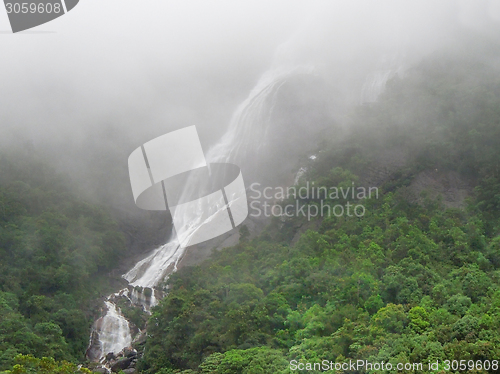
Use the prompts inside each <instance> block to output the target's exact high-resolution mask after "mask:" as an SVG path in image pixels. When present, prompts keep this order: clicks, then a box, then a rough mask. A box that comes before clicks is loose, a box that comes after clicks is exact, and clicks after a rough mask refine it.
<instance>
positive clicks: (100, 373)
mask: <svg viewBox="0 0 500 374" xmlns="http://www.w3.org/2000/svg"><path fill="white" fill-rule="evenodd" d="M92 373H98V374H109V370H108V369H106V368H95V369H94V370H93V371H92Z"/></svg>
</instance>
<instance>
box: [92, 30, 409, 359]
mask: <svg viewBox="0 0 500 374" xmlns="http://www.w3.org/2000/svg"><path fill="white" fill-rule="evenodd" d="M306 33H307V30H305V29H301V30H299V32H298V33H297V34H295V35H294V36H292V38H291V39H290V40H288V41H287V42H285V43H283V44H282V45H281V46H280V47H279V48H278V51H277V52H276V55H275V61H274V63H273V64H272V65H271V66H272V67H271V68H270V69H269V70H268V71H266V72H265V73H264V74H263V75H262V76H261V77H260V79H259V80H258V81H257V83H256V85H255V86H254V88H253V89H252V90H251V91H250V93H249V95H248V97H247V98H246V99H245V100H244V101H243V102H242V103H241V104H240V105H239V106H238V107H237V108H236V110H235V112H234V113H233V115H232V117H231V120H230V122H229V125H228V128H227V130H226V132H225V133H224V135H223V136H222V138H221V140H220V141H219V142H218V143H216V144H215V145H214V146H213V147H211V148H210V149H209V150H208V152H207V153H206V161H207V163H208V164H210V163H235V164H237V165H238V166H240V167H241V168H242V169H243V174H244V175H247V174H245V169H244V168H245V167H246V166H248V164H249V163H252V162H255V159H256V158H257V156H258V155H259V152H260V151H261V150H262V149H265V147H266V146H269V144H267V143H266V140H268V139H269V137H268V133H269V130H270V129H271V128H272V125H273V124H272V119H273V118H272V115H273V110H274V108H275V106H276V103H277V97H278V93H279V92H280V88H282V87H283V85H284V84H285V83H287V82H288V81H290V79H291V78H293V77H296V76H298V75H311V74H313V73H314V72H316V67H315V64H314V63H311V62H306V63H304V62H303V61H301V62H297V61H296V59H294V58H290V57H289V56H298V55H302V54H301V50H300V48H303V46H304V45H307V43H305V42H304V35H305V34H306ZM297 41H298V42H297ZM297 46H298V47H297ZM297 51H298V52H297ZM306 60H310V59H308V58H306ZM398 63H399V60H398V59H397V58H393V59H392V60H389V61H386V62H385V63H382V64H377V66H376V68H375V69H373V70H372V73H370V74H368V76H365V80H364V82H365V83H364V85H363V86H362V87H360V86H361V84H359V85H357V86H356V87H352V90H353V91H355V92H357V94H359V92H360V91H361V102H362V103H364V102H372V101H375V100H376V99H377V97H378V95H379V94H380V93H381V92H382V91H383V89H384V87H385V84H386V82H387V80H388V79H389V78H390V77H391V76H393V75H394V74H395V73H396V72H397V70H398V68H399V67H398V66H400V65H398ZM338 74H340V73H338ZM340 75H341V74H340ZM311 157H315V156H311ZM264 161H265V160H264ZM304 172H305V168H301V169H300V170H299V172H298V173H297V175H296V178H295V183H297V182H298V179H299V178H300V176H301V175H302V174H303V173H304ZM185 186H186V187H185V189H184V190H183V191H182V195H186V196H188V195H190V194H191V193H192V192H193V189H196V188H198V186H199V183H196V181H195V180H188V183H186V184H185ZM167 195H168V191H167ZM167 200H168V196H167ZM200 209H201V207H200ZM219 209H225V206H224V207H222V206H221V207H220V208H219ZM217 212H218V211H217V210H214V211H211V212H210V214H208V215H205V216H202V215H193V212H192V211H189V212H188V211H183V208H182V205H179V206H178V207H177V209H176V210H175V212H174V213H173V214H174V215H175V217H176V222H178V221H180V222H183V224H182V225H180V228H179V227H177V226H176V228H177V229H178V231H177V232H172V235H171V236H170V238H169V240H168V242H167V243H166V244H164V245H162V246H160V247H159V248H157V249H155V250H153V251H152V252H151V253H150V254H149V255H147V256H146V257H145V258H144V259H142V260H140V261H139V262H138V263H137V264H136V265H135V266H134V267H133V268H132V269H130V270H129V271H128V272H127V273H125V274H123V276H122V277H123V278H124V279H126V280H127V282H128V283H129V287H128V288H126V289H123V290H121V291H120V292H119V293H117V294H119V296H120V297H126V298H128V300H129V301H130V303H131V304H132V305H139V306H141V307H142V308H143V310H144V311H146V312H149V311H150V309H151V307H152V306H154V305H155V304H156V296H155V289H157V288H158V286H160V285H161V283H162V282H163V281H165V279H167V277H168V276H169V275H170V274H171V273H173V272H175V271H176V270H177V265H178V263H179V261H180V260H181V259H182V256H183V254H184V252H185V250H186V248H187V247H188V246H189V242H190V239H191V238H192V237H193V236H194V235H195V234H196V232H197V230H198V229H199V228H200V227H202V226H203V223H204V222H206V221H207V220H211V219H212V217H214V216H215V215H216V214H217ZM193 217H196V218H194V219H193ZM140 288H143V289H144V288H149V289H151V290H152V293H151V296H149V297H146V296H145V295H144V293H141V292H139V291H138V289H140ZM112 299H113V298H111V299H108V300H107V301H106V302H105V303H106V306H107V313H106V315H105V316H104V317H102V318H100V319H99V320H98V321H96V323H95V325H94V333H93V336H98V340H99V342H98V343H97V345H98V346H100V358H102V357H104V356H106V354H107V353H109V352H115V353H117V352H119V351H120V350H122V349H123V348H125V347H127V346H129V345H130V344H131V342H132V340H131V338H130V335H131V334H130V326H129V324H128V322H127V320H126V319H125V318H124V317H123V316H122V315H121V313H120V310H119V309H117V307H116V305H115V304H113V300H112Z"/></svg>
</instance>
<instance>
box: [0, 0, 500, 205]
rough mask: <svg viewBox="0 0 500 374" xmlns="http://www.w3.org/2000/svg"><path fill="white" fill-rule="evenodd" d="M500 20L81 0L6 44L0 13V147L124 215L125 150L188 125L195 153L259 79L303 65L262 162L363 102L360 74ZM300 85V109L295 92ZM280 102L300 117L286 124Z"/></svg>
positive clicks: (346, 7)
mask: <svg viewBox="0 0 500 374" xmlns="http://www.w3.org/2000/svg"><path fill="white" fill-rule="evenodd" d="M499 20H500V7H499V6H498V5H497V3H495V2H494V1H489V2H474V1H443V2H439V3H436V2H432V1H418V2H417V1H413V2H404V3H403V2H399V1H377V2H373V1H356V2H341V1H312V2H305V1H272V2H268V1H251V2H250V1H248V2H233V1H213V2H207V1H189V2H179V1H162V2H154V1H144V2H141V3H137V2H133V1H123V0H121V1H111V0H110V1H106V2H103V1H97V0H87V1H83V2H81V3H80V4H79V5H78V8H76V9H75V10H74V11H73V12H71V13H69V14H68V15H66V16H64V17H61V18H59V19H56V20H55V21H53V22H51V23H48V24H45V25H42V26H40V27H38V28H36V29H33V30H31V31H30V30H28V31H26V32H22V33H19V34H15V35H12V34H10V33H9V32H8V31H7V30H8V29H9V25H8V20H7V16H6V14H5V13H4V12H0V30H2V32H1V33H0V48H1V54H2V59H1V62H0V64H1V69H0V77H1V82H2V86H1V90H0V102H1V103H2V109H1V110H0V121H1V122H0V144H1V147H2V148H3V150H4V151H6V150H8V149H9V148H17V147H21V148H26V147H28V148H30V149H32V150H33V151H34V152H36V153H37V154H38V155H40V157H44V158H46V159H47V160H49V162H50V163H51V164H53V165H54V166H55V167H56V168H57V169H58V170H60V171H61V172H64V173H69V174H70V175H71V177H72V178H73V179H74V180H75V181H77V183H78V184H79V185H80V186H81V187H82V189H83V190H84V191H85V193H86V194H87V195H89V197H92V198H97V199H98V200H103V201H106V202H107V203H108V204H111V205H115V206H122V207H124V208H125V209H127V210H129V209H136V208H135V207H134V206H133V200H132V195H131V193H130V186H129V182H128V175H127V167H126V159H127V157H128V155H129V154H130V152H131V151H132V150H133V149H135V148H136V147H137V146H139V145H141V144H143V143H144V142H146V141H148V140H150V139H152V138H155V137H157V136H160V135H162V134H165V133H167V132H169V131H172V130H175V129H179V128H183V127H186V126H190V125H193V124H194V125H196V126H197V129H198V132H199V134H200V138H201V142H202V145H203V147H204V150H205V152H207V151H208V150H209V149H210V147H211V146H212V145H213V144H215V143H217V141H218V140H219V139H221V137H222V136H223V135H224V133H225V132H226V130H227V129H228V127H229V124H230V122H231V118H232V116H233V113H234V111H235V110H236V108H237V107H238V105H239V104H240V103H241V102H243V101H244V100H245V99H246V98H247V97H248V95H249V93H250V92H251V90H252V88H253V87H254V86H255V85H256V84H257V82H258V81H259V78H260V77H261V76H262V75H263V74H264V73H265V72H266V71H270V70H271V71H272V70H273V69H286V68H289V69H295V68H302V69H305V70H307V72H306V73H304V74H305V75H304V77H305V78H303V79H302V83H300V82H299V83H296V84H295V86H294V84H291V85H290V84H288V85H287V86H286V87H285V89H284V90H283V92H288V96H286V95H285V96H283V95H281V97H288V99H289V102H288V103H287V104H286V105H285V106H282V107H278V108H277V109H276V111H275V114H274V117H273V118H274V119H273V123H275V124H279V125H275V126H278V128H277V129H274V130H273V131H275V133H276V134H277V135H276V138H278V137H281V142H279V143H276V142H274V143H273V147H272V151H269V152H267V153H266V151H264V154H266V155H267V156H266V157H267V158H269V157H272V155H275V154H277V153H283V152H281V150H283V149H285V148H286V147H287V146H289V144H287V141H286V137H285V138H283V134H284V133H286V131H287V126H289V124H290V123H291V122H293V121H295V122H296V127H295V128H296V129H297V131H303V130H304V129H309V128H311V127H310V126H311V123H313V122H316V123H319V125H317V126H318V131H319V130H324V129H325V128H329V127H331V128H334V124H337V125H339V124H340V125H341V124H342V118H343V116H345V115H346V114H347V113H348V111H349V108H350V107H353V106H355V105H359V104H360V103H362V102H363V101H366V100H368V99H367V98H366V97H368V96H370V95H371V96H373V95H375V96H376V93H375V94H373V93H370V92H368V93H366V94H363V90H365V88H364V87H365V86H366V84H367V83H366V82H367V79H372V78H369V76H370V74H373V73H374V72H377V71H385V70H387V69H389V70H390V69H392V70H394V71H395V72H396V73H397V74H404V70H405V69H407V68H409V67H410V66H411V65H412V64H414V63H416V62H418V61H419V60H420V59H422V58H423V57H424V56H427V55H429V54H431V53H433V52H435V51H440V50H443V49H446V50H453V49H454V48H455V49H458V50H462V51H463V50H465V53H468V51H469V49H468V48H469V47H470V45H473V44H475V42H472V43H471V42H470V41H468V40H474V41H477V40H478V39H481V40H483V39H486V40H490V39H491V38H492V37H493V36H494V35H495V32H496V31H497V30H498V21H499ZM465 36H466V37H465ZM467 38H469V39H467ZM464 40H465V41H464ZM470 52H471V53H473V51H470ZM391 74H392V73H391ZM373 79H376V77H375V78H373ZM304 82H307V83H304ZM304 84H306V85H307V87H308V88H307V93H308V94H307V96H308V99H307V100H302V99H301V98H300V95H298V92H301V91H303V90H304V87H305V86H304ZM287 87H288V88H287ZM363 95H365V96H366V95H368V96H366V97H365V98H364V96H363ZM303 97H304V95H303V96H302V98H303ZM282 101H283V100H282ZM287 105H288V106H287ZM291 106H295V107H298V111H299V112H300V113H298V114H297V113H295V114H294V118H291V116H290V112H289V109H290V107H291ZM286 108H288V109H286ZM311 108H312V109H311ZM318 118H321V120H319V121H318V120H317V119H318ZM299 122H300V123H299ZM255 134H259V132H258V131H255ZM255 136H257V135H255ZM316 140H317V139H316V138H314V139H310V141H309V143H307V145H306V146H304V147H303V148H302V149H300V152H302V153H306V152H308V151H310V150H311V149H313V148H314V142H315V141H316ZM300 152H299V153H300ZM284 154H285V155H286V158H287V159H290V157H289V156H290V155H288V154H286V152H285V153H284ZM254 156H255V155H254ZM292 156H293V155H292ZM295 156H297V154H295ZM247 157H250V156H249V155H247ZM283 158H285V157H283ZM292 158H293V157H292ZM243 162H244V161H243ZM294 162H295V163H297V162H298V161H295V160H293V162H291V163H289V164H287V165H286V167H285V166H284V168H286V169H287V173H290V172H291V171H292V169H293V168H295V167H298V164H297V165H295V164H294ZM263 165H265V162H263V163H260V164H259V168H260V170H262V167H263ZM264 169H265V166H264ZM263 173H265V170H264V171H263ZM252 178H256V177H255V176H254V175H252Z"/></svg>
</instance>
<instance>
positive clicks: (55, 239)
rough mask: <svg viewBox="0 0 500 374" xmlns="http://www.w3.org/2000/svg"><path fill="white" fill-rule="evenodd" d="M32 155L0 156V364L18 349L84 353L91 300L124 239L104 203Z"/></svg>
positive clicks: (72, 356) (67, 355) (68, 356)
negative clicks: (83, 195)
mask: <svg viewBox="0 0 500 374" xmlns="http://www.w3.org/2000/svg"><path fill="white" fill-rule="evenodd" d="M35 158H36V156H35V155H32V154H29V152H20V153H16V154H9V155H5V154H4V155H2V156H1V158H0V315H1V319H0V370H2V369H6V368H8V367H12V364H13V363H14V359H15V357H16V356H17V355H18V354H24V355H26V354H32V355H34V356H36V357H38V358H41V357H52V358H55V359H56V360H68V361H81V360H83V358H84V354H85V350H86V348H87V345H88V337H89V333H90V326H91V323H92V318H93V316H92V315H91V311H90V304H91V301H92V300H93V299H96V298H98V297H100V296H101V292H102V289H103V284H104V285H105V284H107V283H108V282H103V276H102V275H103V272H105V271H107V270H108V271H109V269H111V268H112V267H113V266H115V265H116V258H117V256H118V255H119V254H120V253H121V252H122V251H123V250H124V246H125V241H124V238H123V236H122V234H121V233H120V232H119V231H118V229H117V225H116V223H115V222H114V221H113V220H112V219H111V218H110V216H109V215H108V214H107V213H106V212H105V211H104V210H103V209H102V208H100V207H97V206H93V205H90V204H88V203H86V202H85V201H83V200H82V199H80V198H79V197H78V196H77V195H76V194H75V192H73V190H74V186H71V185H70V183H68V181H66V180H64V179H63V178H62V177H61V176H60V175H58V174H57V173H55V172H54V171H53V170H51V169H50V168H48V167H47V166H46V165H44V164H43V163H41V162H38V161H37V160H36V159H35ZM20 359H21V360H24V361H23V362H25V363H26V362H28V363H29V362H31V364H33V361H30V360H28V358H26V357H25V358H22V357H20ZM35 364H36V363H35ZM35 364H33V365H35ZM14 372H16V371H14ZM34 372H38V371H34ZM54 372H55V371H54Z"/></svg>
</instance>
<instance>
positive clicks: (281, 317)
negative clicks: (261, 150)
mask: <svg viewBox="0 0 500 374" xmlns="http://www.w3.org/2000/svg"><path fill="white" fill-rule="evenodd" d="M349 122H350V123H349V125H350V126H349V129H350V132H349V134H347V135H345V136H343V137H342V141H341V142H340V141H338V140H332V141H331V142H330V143H329V144H328V142H326V144H324V145H323V151H322V152H320V153H319V156H318V159H317V160H316V161H314V162H311V164H310V165H309V173H308V175H307V176H306V178H307V180H309V181H315V182H316V185H324V186H327V187H332V186H342V185H343V186H349V185H351V181H355V180H356V177H355V176H354V175H353V174H357V175H359V176H360V177H362V176H363V173H364V172H365V171H366V170H367V168H368V167H370V166H373V165H376V164H377V156H378V155H380V154H381V153H382V152H383V151H384V150H385V149H388V148H391V147H396V146H397V147H401V148H403V149H405V150H406V151H407V155H408V161H407V162H406V164H405V166H404V167H403V168H400V169H399V171H398V172H397V173H395V174H394V175H392V176H391V178H389V180H387V181H385V184H384V185H383V186H382V188H381V192H380V195H379V198H378V199H371V200H364V201H363V202H362V203H363V204H364V205H365V207H366V214H365V216H363V217H356V216H352V217H348V216H346V215H344V216H342V217H336V216H334V215H330V216H328V217H326V218H324V219H323V220H322V221H321V224H320V226H319V229H318V230H308V231H307V232H305V233H303V234H302V235H301V236H300V239H299V240H298V241H297V242H294V243H292V238H293V237H294V236H295V234H296V232H297V230H298V227H300V225H302V224H305V223H306V222H304V221H305V219H304V218H303V217H298V218H297V217H295V218H290V219H288V220H286V221H284V222H283V221H282V220H278V219H277V220H275V222H274V223H273V224H272V225H271V226H270V227H269V228H268V230H266V232H265V233H263V234H262V235H260V236H259V237H257V238H255V239H252V240H244V241H242V242H241V243H240V244H239V245H237V246H235V247H232V248H228V249H223V250H222V251H220V252H215V253H214V254H213V256H212V257H211V258H210V259H209V260H208V261H206V262H205V263H203V264H201V265H200V266H197V267H192V268H184V269H182V270H181V271H179V272H178V273H176V274H175V275H173V276H172V277H171V279H170V281H169V282H170V285H171V291H170V293H169V295H168V296H167V297H166V298H165V299H164V300H162V302H161V303H160V305H159V306H158V307H157V308H155V309H154V312H153V315H152V317H151V319H150V321H149V327H148V334H149V335H150V337H149V339H148V340H147V345H146V349H145V355H144V358H143V360H142V362H141V365H140V368H141V369H142V370H143V372H144V373H148V374H149V373H150V374H153V373H163V374H167V373H179V372H182V373H185V374H187V373H219V374H222V373H224V374H226V373H231V374H237V373H241V374H243V373H244V374H249V373H287V372H291V370H290V365H289V362H290V361H292V360H296V362H303V363H306V362H311V363H315V362H316V363H319V362H321V361H322V360H329V361H332V362H346V361H349V360H358V359H362V360H368V361H370V362H382V361H384V362H386V363H387V362H390V363H392V364H393V365H396V364H397V363H399V362H402V363H404V362H411V363H419V362H422V363H425V364H427V363H428V362H429V361H431V362H435V361H436V360H439V362H440V369H441V370H444V369H445V366H443V361H444V360H474V361H477V360H481V361H484V360H493V359H497V360H498V359H499V358H500V336H499V334H498V332H499V331H500V287H499V285H500V283H499V282H500V271H499V269H500V237H499V236H498V235H499V214H500V209H499V208H500V205H499V204H500V197H499V196H500V174H499V171H500V170H499V160H500V76H499V74H498V73H497V71H496V70H494V69H492V68H489V67H488V66H486V65H481V64H478V63H477V62H470V61H463V60H462V61H461V60H457V59H456V58H454V59H447V58H445V57H443V56H437V57H435V58H433V59H430V60H428V61H426V62H424V63H422V64H421V65H420V66H418V67H416V68H414V69H412V70H411V71H409V72H407V75H406V77H405V78H403V79H399V78H397V79H394V80H392V81H391V82H390V83H389V84H388V87H387V91H386V93H385V94H384V95H383V96H382V97H381V98H380V101H379V102H378V103H376V104H374V105H371V106H366V107H361V108H358V110H357V111H356V112H355V113H354V114H353V115H352V118H351V119H350V120H349ZM428 169H431V170H435V169H439V170H444V171H455V172H458V173H459V174H460V176H461V178H464V179H466V180H468V181H469V182H470V183H472V184H473V185H475V186H476V188H475V191H474V193H473V194H472V196H470V198H469V200H468V201H467V204H466V207H465V208H464V209H456V208H455V209H446V208H445V206H444V205H443V203H442V201H441V200H440V199H439V198H438V199H430V198H425V196H424V197H422V198H421V199H420V200H419V201H420V202H419V203H417V202H416V201H413V200H412V199H409V198H408V196H409V195H408V190H407V188H406V187H407V186H409V185H410V184H411V181H412V179H413V178H414V176H415V175H416V174H417V173H418V172H420V171H422V170H428ZM326 200H327V201H328V199H326ZM300 203H301V204H305V203H307V204H311V203H315V202H314V201H304V200H301V201H300ZM316 203H317V202H316ZM328 203H329V204H337V203H338V201H333V200H330V201H328ZM245 236H246V235H245ZM426 369H427V367H425V366H424V370H423V371H422V372H430V371H428V370H426ZM489 371H490V372H496V370H494V369H491V368H490V370H489ZM299 372H300V371H299ZM304 372H306V371H304ZM307 372H311V373H313V372H317V371H307ZM360 372H368V371H363V370H361V371H360ZM377 372H382V371H377ZM407 372H412V371H407ZM469 372H474V371H469ZM478 372H481V370H479V371H478Z"/></svg>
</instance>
